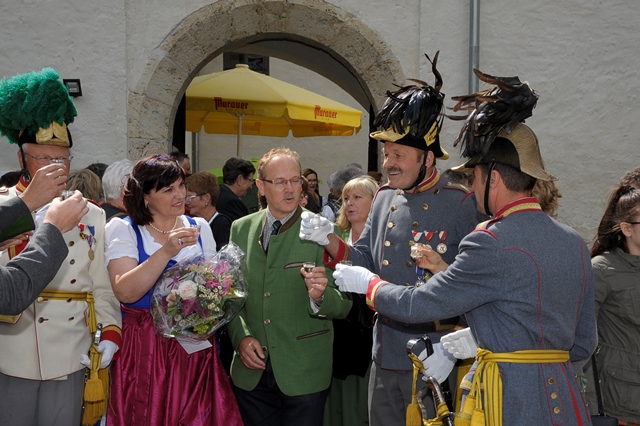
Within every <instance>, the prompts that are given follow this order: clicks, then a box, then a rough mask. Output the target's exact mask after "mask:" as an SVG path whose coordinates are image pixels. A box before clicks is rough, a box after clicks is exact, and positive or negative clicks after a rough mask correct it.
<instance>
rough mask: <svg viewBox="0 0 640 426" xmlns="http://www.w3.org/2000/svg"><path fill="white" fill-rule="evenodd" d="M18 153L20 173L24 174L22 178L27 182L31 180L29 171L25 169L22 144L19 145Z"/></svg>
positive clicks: (25, 158)
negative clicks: (20, 161)
mask: <svg viewBox="0 0 640 426" xmlns="http://www.w3.org/2000/svg"><path fill="white" fill-rule="evenodd" d="M20 155H21V156H22V175H23V176H24V180H25V181H27V182H31V176H30V175H29V171H28V170H27V156H26V155H25V153H24V149H23V148H22V145H20Z"/></svg>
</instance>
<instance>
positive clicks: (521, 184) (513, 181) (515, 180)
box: [478, 163, 536, 192]
mask: <svg viewBox="0 0 640 426" xmlns="http://www.w3.org/2000/svg"><path fill="white" fill-rule="evenodd" d="M478 166H479V167H480V168H481V169H482V174H483V175H484V177H485V179H489V178H490V177H491V176H489V164H478ZM494 170H496V171H497V172H498V173H500V176H502V180H503V181H504V186H505V187H506V188H507V189H508V190H509V191H513V192H526V191H531V190H532V189H533V187H534V185H535V184H536V178H534V177H532V176H529V175H528V174H526V173H522V172H521V171H520V170H517V169H516V168H515V167H511V166H508V165H506V164H502V163H495V168H494Z"/></svg>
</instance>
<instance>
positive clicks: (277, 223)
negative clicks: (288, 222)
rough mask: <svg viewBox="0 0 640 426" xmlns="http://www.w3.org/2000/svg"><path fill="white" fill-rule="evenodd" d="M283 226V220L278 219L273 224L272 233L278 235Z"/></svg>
mask: <svg viewBox="0 0 640 426" xmlns="http://www.w3.org/2000/svg"><path fill="white" fill-rule="evenodd" d="M281 226H282V222H280V221H279V220H276V221H275V222H273V225H271V235H276V234H277V233H278V230H280V227H281Z"/></svg>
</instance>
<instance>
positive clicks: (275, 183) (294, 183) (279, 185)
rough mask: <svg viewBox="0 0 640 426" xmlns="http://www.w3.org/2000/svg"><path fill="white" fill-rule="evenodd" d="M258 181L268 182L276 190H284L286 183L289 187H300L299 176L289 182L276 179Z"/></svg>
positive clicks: (300, 180)
mask: <svg viewBox="0 0 640 426" xmlns="http://www.w3.org/2000/svg"><path fill="white" fill-rule="evenodd" d="M260 180H261V181H263V182H268V183H270V184H272V185H273V186H275V187H276V189H284V188H285V187H286V186H287V183H290V184H291V186H298V185H302V177H300V176H296V177H294V178H291V179H289V180H287V179H276V180H269V179H260Z"/></svg>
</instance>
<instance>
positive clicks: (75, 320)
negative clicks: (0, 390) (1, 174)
mask: <svg viewBox="0 0 640 426" xmlns="http://www.w3.org/2000/svg"><path fill="white" fill-rule="evenodd" d="M10 193H11V195H10V196H17V192H16V190H15V188H12V189H11V190H10ZM0 202H1V200H0ZM36 222H37V221H36ZM80 223H81V224H84V229H85V230H84V234H85V239H82V238H81V237H80V232H81V231H80V229H79V227H76V228H74V229H72V230H71V231H69V232H67V233H65V234H63V237H64V241H65V244H66V245H67V247H68V248H69V254H68V255H67V257H66V259H65V260H64V262H63V263H62V266H61V267H60V269H59V271H58V273H57V274H56V275H55V277H54V278H53V280H51V282H50V283H49V285H48V286H47V287H46V290H65V291H76V292H93V296H94V299H95V310H96V316H97V319H98V322H99V323H102V324H103V326H104V331H103V335H102V340H111V341H114V342H115V343H116V344H117V345H119V346H121V332H120V327H121V324H122V321H121V313H120V304H119V302H118V300H117V299H116V297H115V295H114V294H113V291H112V289H111V283H110V281H109V276H108V274H107V270H106V269H105V266H104V245H105V244H104V243H105V241H104V224H105V215H104V211H103V210H102V209H101V208H100V207H98V206H96V205H94V204H91V203H89V212H88V213H87V214H86V215H85V216H84V217H83V218H82V220H81V222H80ZM89 227H92V228H93V229H94V233H95V235H93V236H92V239H93V244H92V249H93V252H94V256H93V257H94V259H93V260H91V259H90V257H89V243H88V241H87V237H86V235H88V234H89V233H90V232H91V231H90V230H89ZM0 262H1V263H2V264H3V265H5V264H6V263H7V262H8V255H7V252H6V251H5V252H3V253H2V256H1V257H0ZM88 314H89V309H88V305H87V303H86V302H85V301H83V300H80V301H76V300H71V301H65V300H46V299H42V298H38V299H36V301H35V302H34V303H33V304H31V305H30V306H29V307H28V308H27V309H26V310H25V311H24V312H23V314H22V317H21V318H20V319H19V320H18V322H17V323H15V324H7V323H0V372H1V373H3V374H6V375H8V376H14V377H20V378H24V379H31V380H50V379H57V378H65V377H66V376H67V375H69V374H71V373H74V372H76V371H79V370H82V369H84V366H83V365H82V364H80V354H82V353H88V352H89V348H90V346H91V334H90V333H89V328H88V325H87V324H88V323H87V315H88Z"/></svg>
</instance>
